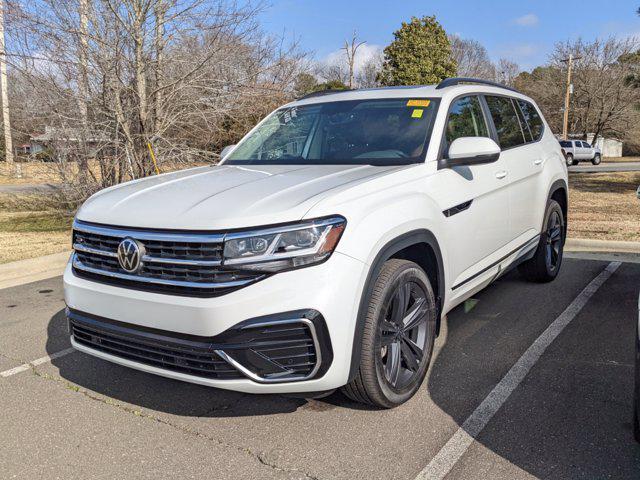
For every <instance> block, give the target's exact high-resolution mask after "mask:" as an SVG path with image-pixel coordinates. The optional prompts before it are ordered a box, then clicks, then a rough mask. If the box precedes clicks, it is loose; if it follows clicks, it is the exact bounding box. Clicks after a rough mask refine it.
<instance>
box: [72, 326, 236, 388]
mask: <svg viewBox="0 0 640 480" xmlns="http://www.w3.org/2000/svg"><path fill="white" fill-rule="evenodd" d="M70 327H71V334H72V335H73V338H74V340H75V341H76V342H77V343H79V344H80V345H84V346H87V347H89V348H92V349H94V350H98V351H100V352H104V353H108V354H110V355H114V356H116V357H120V358H125V359H127V360H132V361H134V362H139V363H143V364H145V365H151V366H154V367H158V368H162V369H165V370H171V371H175V372H180V373H186V374H188V375H196V376H198V377H205V378H215V379H226V380H229V379H234V378H235V379H237V378H242V375H241V374H240V373H239V372H238V370H236V369H235V368H233V367H232V366H230V365H229V364H228V363H227V362H225V361H224V360H222V359H221V358H220V357H219V356H218V355H217V354H216V353H215V352H213V351H211V350H210V348H209V345H203V346H202V347H196V346H193V345H191V346H189V347H187V346H184V345H178V344H174V343H172V342H171V341H170V340H167V339H164V340H160V341H158V340H152V339H149V338H147V339H145V338H142V337H137V336H136V335H135V333H133V332H131V331H124V330H123V329H119V330H120V331H119V332H118V331H115V330H111V329H108V328H104V324H103V325H100V324H98V323H97V322H87V321H86V319H85V321H82V320H81V319H80V318H78V317H72V318H71V320H70Z"/></svg>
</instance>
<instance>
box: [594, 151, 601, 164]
mask: <svg viewBox="0 0 640 480" xmlns="http://www.w3.org/2000/svg"><path fill="white" fill-rule="evenodd" d="M601 161H602V157H600V154H599V153H596V155H595V157H593V160H591V163H593V164H594V165H600V162H601Z"/></svg>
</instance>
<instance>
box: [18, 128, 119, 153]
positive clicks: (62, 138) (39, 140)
mask: <svg viewBox="0 0 640 480" xmlns="http://www.w3.org/2000/svg"><path fill="white" fill-rule="evenodd" d="M81 136H82V135H81V134H80V131H79V130H77V129H74V128H64V129H60V128H56V127H45V129H44V133H41V134H37V135H32V136H31V144H30V153H31V154H35V153H38V152H42V151H43V150H45V149H47V148H54V149H55V150H56V151H57V152H69V151H72V150H73V149H75V148H77V147H78V146H79V145H80V142H81ZM86 143H87V148H88V149H89V155H90V156H96V155H97V154H98V152H99V151H100V152H101V153H103V154H105V152H106V153H107V154H109V153H110V152H111V151H112V150H113V145H112V143H111V142H110V141H109V137H107V136H106V135H105V134H102V133H96V132H89V137H88V138H87V139H86Z"/></svg>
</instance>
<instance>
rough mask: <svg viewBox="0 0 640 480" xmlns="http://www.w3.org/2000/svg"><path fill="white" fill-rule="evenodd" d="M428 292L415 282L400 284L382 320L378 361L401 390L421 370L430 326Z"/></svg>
mask: <svg viewBox="0 0 640 480" xmlns="http://www.w3.org/2000/svg"><path fill="white" fill-rule="evenodd" d="M427 307H428V305H427V293H426V292H425V290H424V289H423V288H422V286H421V285H419V284H417V283H416V282H412V281H407V282H405V283H402V284H400V285H398V287H397V288H396V290H395V292H394V294H393V296H392V297H391V298H390V299H389V300H388V301H387V305H386V307H385V310H386V312H385V314H384V317H383V318H382V320H381V321H380V323H379V332H378V338H379V345H380V348H379V349H378V352H377V353H378V356H377V359H376V360H377V361H378V362H379V363H380V368H381V369H382V371H384V377H385V380H386V381H387V382H388V383H389V386H390V387H391V388H392V389H394V390H396V391H399V390H402V389H403V388H405V387H406V386H407V385H409V384H410V383H411V382H412V381H414V380H415V377H416V375H417V374H418V372H419V370H420V364H421V363H422V361H423V359H424V350H425V346H426V344H427V340H428V338H427V337H428V335H429V328H428V323H427V321H428V318H427Z"/></svg>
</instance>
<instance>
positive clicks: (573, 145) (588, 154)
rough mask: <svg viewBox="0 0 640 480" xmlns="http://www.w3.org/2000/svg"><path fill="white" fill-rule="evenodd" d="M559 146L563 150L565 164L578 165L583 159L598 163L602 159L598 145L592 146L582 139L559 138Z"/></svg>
mask: <svg viewBox="0 0 640 480" xmlns="http://www.w3.org/2000/svg"><path fill="white" fill-rule="evenodd" d="M560 146H561V147H562V151H563V152H564V158H566V160H567V165H568V166H571V165H578V163H580V162H584V161H585V160H587V161H589V162H591V163H593V164H594V165H599V164H600V162H601V161H602V152H601V151H600V149H599V148H598V147H592V146H591V145H590V144H589V143H587V142H585V141H583V140H561V141H560Z"/></svg>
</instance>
